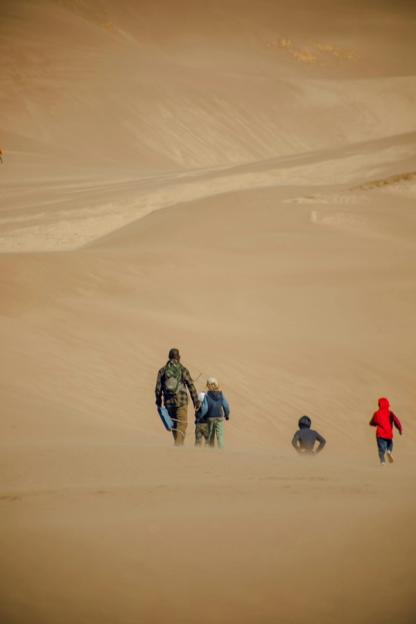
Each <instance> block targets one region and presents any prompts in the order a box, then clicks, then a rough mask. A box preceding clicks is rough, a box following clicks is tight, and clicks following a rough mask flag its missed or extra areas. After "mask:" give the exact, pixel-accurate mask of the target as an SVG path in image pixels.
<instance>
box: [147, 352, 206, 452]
mask: <svg viewBox="0 0 416 624" xmlns="http://www.w3.org/2000/svg"><path fill="white" fill-rule="evenodd" d="M180 359H181V356H180V354H179V351H178V349H171V350H170V351H169V360H168V361H167V362H166V364H165V366H164V367H163V368H161V369H160V370H159V372H158V374H157V380H156V388H155V395H156V405H157V406H158V407H161V406H162V401H163V404H164V406H165V407H166V409H167V410H168V412H169V416H170V417H171V418H172V420H173V423H174V428H173V430H172V433H173V439H174V441H175V445H176V446H182V445H183V443H184V441H185V434H186V428H187V425H188V391H189V393H190V395H191V399H192V403H193V404H194V407H195V411H196V410H198V409H199V400H198V393H197V391H196V388H195V386H194V382H193V381H192V377H191V375H190V372H189V370H188V369H187V368H185V366H183V365H182V364H181V362H180Z"/></svg>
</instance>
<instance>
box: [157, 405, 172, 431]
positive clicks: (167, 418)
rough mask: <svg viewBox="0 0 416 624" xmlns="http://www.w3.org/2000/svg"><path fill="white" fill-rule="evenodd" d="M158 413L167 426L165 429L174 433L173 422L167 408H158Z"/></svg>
mask: <svg viewBox="0 0 416 624" xmlns="http://www.w3.org/2000/svg"><path fill="white" fill-rule="evenodd" d="M157 411H158V414H159V416H160V419H161V421H162V422H163V424H164V426H165V429H167V430H168V431H172V429H173V420H172V418H171V417H170V416H169V412H168V410H167V409H166V407H158V408H157Z"/></svg>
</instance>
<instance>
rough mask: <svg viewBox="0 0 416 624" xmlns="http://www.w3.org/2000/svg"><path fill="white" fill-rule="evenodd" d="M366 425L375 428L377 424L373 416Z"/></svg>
mask: <svg viewBox="0 0 416 624" xmlns="http://www.w3.org/2000/svg"><path fill="white" fill-rule="evenodd" d="M368 424H369V425H370V427H377V425H378V423H377V418H376V415H375V414H373V415H372V417H371V420H370V422H369V423H368Z"/></svg>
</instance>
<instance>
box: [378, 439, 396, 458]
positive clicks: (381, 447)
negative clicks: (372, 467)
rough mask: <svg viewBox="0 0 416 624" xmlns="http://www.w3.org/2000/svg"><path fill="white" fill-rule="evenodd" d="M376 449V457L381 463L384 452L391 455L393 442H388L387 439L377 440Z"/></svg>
mask: <svg viewBox="0 0 416 624" xmlns="http://www.w3.org/2000/svg"><path fill="white" fill-rule="evenodd" d="M377 448H378V456H379V457H380V461H381V462H382V463H383V462H384V455H385V454H386V451H389V452H390V453H391V452H392V450H393V440H388V439H387V438H377Z"/></svg>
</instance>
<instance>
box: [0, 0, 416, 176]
mask: <svg viewBox="0 0 416 624" xmlns="http://www.w3.org/2000/svg"><path fill="white" fill-rule="evenodd" d="M274 4H275V3H269V2H266V1H264V0H262V1H260V2H256V3H252V2H246V1H245V2H237V1H236V0H227V1H225V2H219V1H215V2H209V3H206V2H201V1H199V0H198V1H196V2H195V1H193V2H191V1H190V0H188V1H187V2H184V1H182V0H181V1H178V0H176V1H175V2H172V1H170V0H169V1H167V0H166V1H158V2H150V1H145V2H133V1H132V0H131V1H127V0H123V1H122V2H118V3H113V2H110V1H109V0H101V1H99V0H97V1H96V2H94V3H92V2H87V1H81V0H39V1H37V2H23V1H21V0H16V1H15V2H3V3H2V5H1V8H0V18H1V19H0V92H1V96H0V97H1V111H2V115H1V119H0V145H1V146H2V147H3V148H4V149H5V150H6V153H9V158H10V162H14V161H15V158H16V157H18V156H19V157H20V159H22V158H23V157H25V158H28V159H29V161H32V159H35V158H36V157H37V156H38V157H39V156H41V157H44V156H45V154H46V155H48V154H49V155H50V156H51V157H52V158H53V159H54V162H56V159H58V160H59V159H62V160H63V161H67V160H68V159H69V160H71V161H73V162H78V163H89V164H93V163H94V164H98V163H101V164H102V163H107V164H110V165H115V166H117V165H124V166H125V165H126V164H131V165H134V166H140V167H147V168H151V169H154V168H160V167H162V168H176V167H205V166H217V165H221V164H230V163H241V162H248V161H253V160H257V159H264V158H270V157H274V156H278V155H282V154H290V153H296V152H300V151H308V150H312V149H318V148H322V147H334V146H337V145H341V144H343V143H345V142H354V141H360V140H370V139H375V138H380V137H383V136H391V135H393V134H396V133H404V132H409V131H411V130H414V128H415V112H414V111H415V108H416V79H415V75H414V74H415V71H414V63H413V61H414V42H413V40H412V32H413V28H414V24H415V11H414V7H412V3H405V2H403V3H397V2H381V3H380V2H379V3H377V4H375V3H373V2H370V1H367V2H360V3H358V2H357V3H347V2H342V1H339V2H336V3H331V2H326V3H322V2H305V1H304V2H302V3H300V4H299V3H296V5H293V3H290V2H287V1H286V2H283V3H276V4H277V6H274ZM184 16H186V17H185V18H184ZM386 16H387V17H386ZM412 59H413V60H412ZM35 145H37V148H36V149H35V151H33V148H34V146H35ZM25 146H27V147H25Z"/></svg>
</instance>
